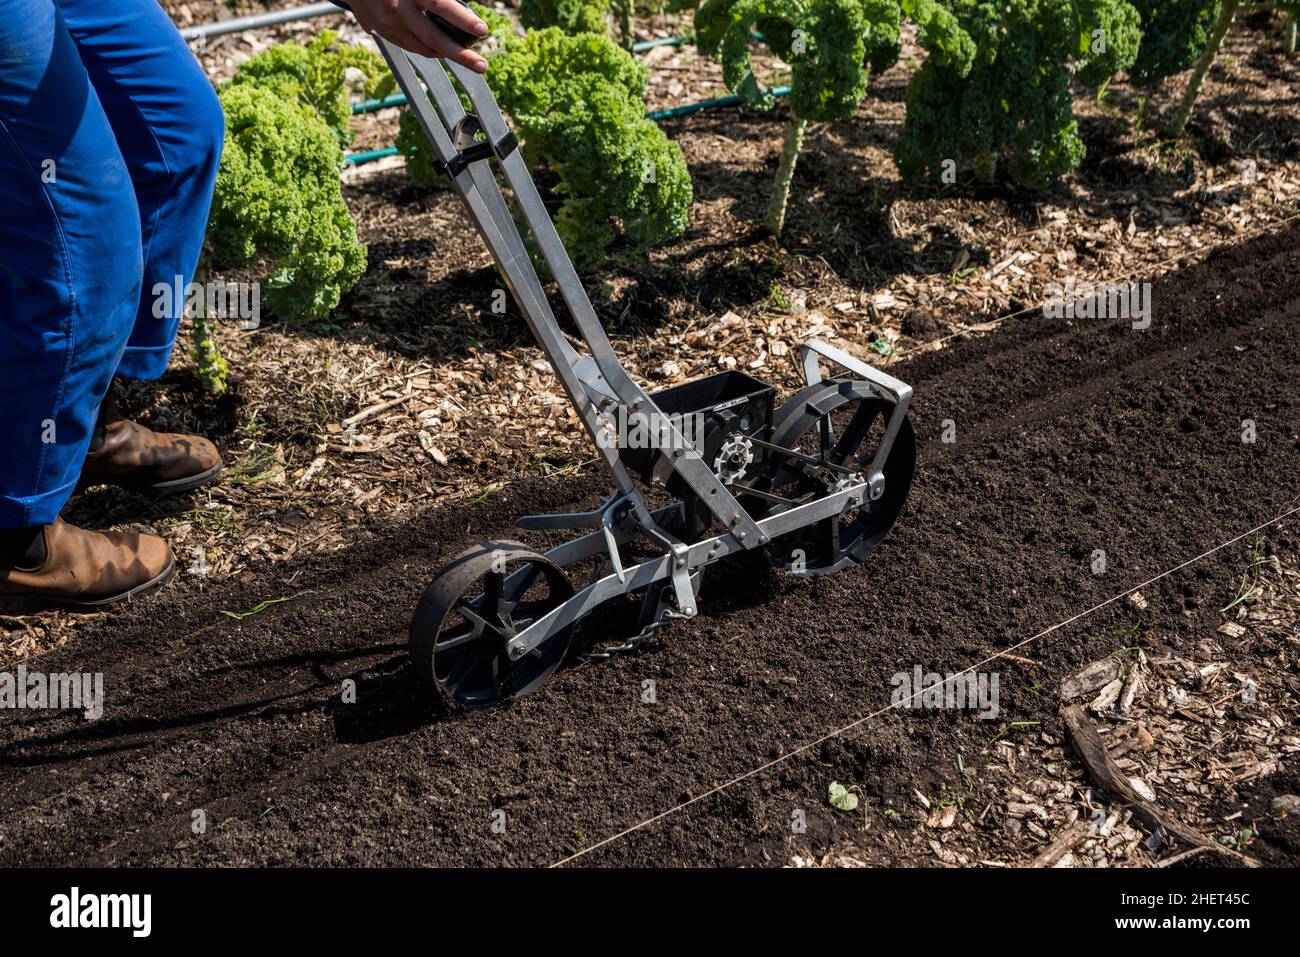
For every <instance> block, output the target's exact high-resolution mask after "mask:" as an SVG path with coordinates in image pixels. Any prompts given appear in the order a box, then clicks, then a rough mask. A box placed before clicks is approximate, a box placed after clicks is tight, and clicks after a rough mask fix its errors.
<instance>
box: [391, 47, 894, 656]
mask: <svg viewBox="0 0 1300 957" xmlns="http://www.w3.org/2000/svg"><path fill="white" fill-rule="evenodd" d="M374 39H375V42H376V43H377V44H378V46H379V49H380V52H381V53H382V54H383V56H384V58H385V59H386V60H387V61H388V64H389V66H390V67H391V69H392V71H393V75H394V76H395V77H396V78H397V82H398V84H399V85H400V86H401V88H402V91H403V92H404V93H405V94H406V97H407V102H408V104H409V107H410V109H411V110H412V111H413V112H414V114H415V117H416V119H417V120H418V122H419V124H420V126H421V128H422V129H423V131H424V133H425V136H426V137H427V139H428V141H429V143H430V145H431V146H432V147H433V150H434V153H435V155H436V157H437V162H436V164H435V165H436V166H437V167H438V168H439V169H440V170H442V171H443V172H445V173H446V174H447V175H448V177H449V178H450V179H451V182H452V186H453V188H454V190H455V191H456V193H457V194H458V195H459V196H460V198H461V200H462V201H463V202H464V204H465V206H466V208H467V210H468V212H469V215H470V219H471V220H472V221H473V223H474V226H475V228H476V229H477V230H478V232H479V235H480V236H481V237H482V239H483V241H484V243H485V244H486V245H487V247H488V250H489V252H490V253H491V254H492V256H493V258H494V259H495V260H496V262H497V265H498V266H499V267H500V270H501V273H502V275H503V276H504V278H505V282H506V285H507V287H508V288H509V290H510V292H511V294H512V295H513V297H514V299H515V302H516V304H517V305H518V307H519V309H520V311H521V312H522V313H523V316H524V319H525V321H526V322H527V323H528V327H529V329H530V330H531V332H532V333H533V336H534V338H535V339H536V340H537V342H538V344H539V345H540V346H541V348H542V351H543V352H544V353H545V354H546V358H547V360H548V361H549V362H550V364H551V367H552V368H553V369H554V371H555V374H556V376H557V377H558V378H559V380H560V383H561V385H562V387H563V388H564V391H565V393H566V395H567V396H568V398H569V401H570V402H572V404H573V406H574V408H575V410H576V411H577V413H578V416H579V418H580V419H581V421H582V423H583V426H584V428H586V430H587V433H588V435H589V436H590V437H591V439H592V441H593V443H594V444H595V445H596V447H597V449H598V451H599V452H600V455H601V457H602V458H603V459H604V462H605V465H606V467H607V468H608V469H609V471H610V473H611V474H612V475H613V478H614V481H615V483H616V484H617V489H616V491H615V492H614V493H613V494H612V495H611V496H610V497H609V498H608V499H607V501H606V502H605V503H604V505H602V506H601V507H600V508H598V509H596V510H593V511H588V512H577V513H570V514H560V515H534V516H527V517H524V518H521V519H519V520H518V521H517V522H516V525H517V526H518V527H519V528H522V529H593V531H590V532H588V533H587V534H585V535H582V536H581V537H579V538H576V539H573V540H571V541H569V542H566V543H564V544H561V545H558V546H556V547H554V548H552V549H551V550H549V551H548V552H546V556H545V557H546V558H547V559H549V560H550V561H552V562H554V563H555V564H556V565H558V566H560V567H562V568H563V567H567V566H569V565H572V564H574V563H576V562H579V561H582V560H584V559H588V558H598V559H603V560H602V561H600V562H598V564H597V572H596V575H595V577H594V580H593V581H591V582H590V583H589V584H588V585H586V586H585V587H583V588H580V589H579V590H578V591H577V592H576V594H574V595H573V597H571V598H569V599H568V600H566V601H565V602H564V603H563V604H561V605H559V606H558V607H556V608H554V609H553V610H551V611H550V612H549V613H547V614H546V615H544V616H542V617H541V618H539V619H538V620H536V621H535V622H533V623H532V624H530V625H528V626H527V627H525V628H523V629H522V630H521V631H519V632H518V633H517V634H515V635H514V636H513V637H512V638H511V640H510V641H509V643H508V644H507V646H506V647H507V653H508V655H509V656H510V658H511V659H512V660H518V659H520V658H522V657H523V656H524V655H525V654H528V653H529V652H530V651H532V650H534V649H536V648H537V647H538V646H539V645H541V644H542V643H544V642H545V641H546V640H547V639H548V638H550V637H551V636H552V635H554V634H556V633H557V632H559V631H560V630H562V629H564V628H566V627H568V626H569V625H571V624H573V623H574V622H576V621H578V620H579V619H580V618H582V617H583V616H584V615H585V614H587V612H589V611H590V610H591V609H592V608H594V607H595V606H597V605H599V604H600V603H602V602H604V601H607V600H609V599H612V598H615V597H617V596H619V595H623V594H627V593H630V592H633V591H637V590H639V589H642V588H645V589H648V591H647V600H646V601H647V604H646V609H644V610H643V613H642V614H643V618H644V617H645V616H646V615H647V613H649V615H650V618H651V622H650V623H651V624H656V623H658V622H660V621H662V620H663V619H664V618H666V617H668V616H675V617H686V618H690V617H693V616H694V615H695V614H696V612H697V608H698V602H697V600H696V588H697V586H698V581H699V572H700V570H701V569H703V568H704V567H705V566H707V565H710V564H712V563H713V562H716V561H718V560H720V559H721V558H724V557H726V556H727V555H731V554H735V553H737V552H740V551H746V550H749V549H753V548H757V547H759V546H762V545H766V544H767V543H768V542H770V541H772V540H773V539H775V538H777V537H779V536H781V535H784V534H787V533H789V532H792V531H795V530H797V529H800V528H803V527H806V526H808V525H812V524H815V523H817V522H820V521H823V520H826V519H829V518H833V517H835V516H837V515H841V514H843V513H844V512H845V511H847V510H849V509H852V508H855V507H857V506H860V505H864V504H866V502H867V501H875V500H877V499H879V498H881V497H882V496H883V494H884V491H885V476H884V467H885V462H886V460H887V459H888V457H889V452H890V449H891V447H892V445H893V442H894V439H895V437H896V436H897V435H898V432H899V429H900V427H901V425H902V423H903V421H904V420H905V419H906V417H907V411H908V407H909V405H910V403H911V399H912V389H911V387H910V386H908V385H907V384H905V383H903V382H901V381H899V380H898V379H895V378H893V377H892V376H889V375H887V374H886V373H884V372H881V371H879V370H877V369H875V368H873V367H872V366H869V365H867V364H866V363H864V362H861V361H859V360H857V359H855V358H853V357H852V356H850V355H848V354H847V353H845V352H843V351H842V350H839V349H836V348H835V347H833V346H830V345H827V344H826V343H824V342H820V341H817V340H812V341H809V342H807V343H805V344H804V345H802V346H801V347H800V350H801V358H802V362H803V371H804V376H805V378H806V380H807V382H808V384H809V385H815V384H817V383H819V382H821V381H822V372H821V364H822V360H825V361H826V362H827V363H829V364H834V365H836V366H839V367H841V368H843V369H845V370H847V371H848V372H850V373H852V374H853V375H855V376H858V377H860V378H861V379H862V380H864V381H865V382H866V383H868V384H869V386H870V388H871V390H872V392H873V393H874V394H875V395H877V396H879V397H880V398H883V399H885V400H886V401H888V402H890V403H892V404H893V411H892V413H891V414H890V417H889V420H888V422H887V423H886V426H885V433H884V437H883V439H882V441H881V444H880V446H879V448H878V449H877V450H876V454H875V456H874V458H873V460H872V462H871V463H870V465H869V466H868V468H867V469H866V470H865V475H864V474H862V473H860V472H853V473H852V474H851V476H850V478H849V479H848V480H847V481H845V482H842V483H840V487H838V488H836V489H835V490H832V491H829V492H828V493H827V494H825V495H823V496H820V497H818V498H816V499H814V500H812V501H809V502H805V503H803V504H800V505H796V506H794V507H791V508H788V509H786V510H784V511H780V512H777V513H776V514H773V515H770V516H768V517H766V518H761V519H755V518H754V517H753V516H751V515H750V514H749V512H748V511H747V510H746V509H745V508H744V506H743V505H742V504H741V503H740V501H738V500H737V498H736V497H735V495H733V494H732V491H731V489H730V488H729V487H728V485H727V484H726V483H725V482H723V481H722V479H721V478H720V477H719V476H718V475H717V474H715V472H714V469H713V468H712V467H710V466H709V465H708V464H707V463H706V462H705V460H704V458H703V457H702V455H701V452H700V450H699V449H697V448H695V447H694V446H693V445H692V444H691V443H688V442H686V441H685V440H684V439H683V437H682V435H681V433H680V431H679V429H678V428H677V426H676V424H675V423H673V421H672V419H671V418H670V417H669V416H667V415H664V414H663V413H662V412H661V410H660V409H659V407H658V405H657V404H656V403H655V400H654V398H653V396H652V395H650V394H649V393H647V392H646V391H645V390H644V389H643V388H642V387H641V386H640V385H638V384H637V383H636V382H635V381H634V380H633V379H632V377H631V376H630V375H628V373H627V371H626V370H625V369H624V367H623V365H622V363H621V362H620V361H619V359H618V356H617V355H616V354H615V352H614V349H613V347H612V345H611V344H610V341H609V337H608V336H607V335H606V334H605V330H604V328H603V327H602V326H601V323H600V320H599V318H598V316H597V315H596V311H595V309H594V308H593V307H592V304H591V300H590V299H589V298H588V297H587V293H586V290H585V289H584V287H583V285H582V281H581V280H580V279H579V277H578V274H577V271H576V270H575V269H574V267H573V263H572V261H571V260H570V259H569V256H568V253H567V252H566V251H565V249H564V244H563V242H562V241H561V239H560V236H559V234H558V233H557V232H556V229H555V224H554V223H553V222H552V221H551V218H550V216H549V215H548V213H547V212H546V209H545V206H544V205H543V202H542V198H541V195H540V194H539V193H538V191H537V187H536V185H535V184H534V182H533V179H532V176H531V175H530V174H529V171H528V168H527V166H526V165H525V163H524V159H523V156H522V155H521V154H520V151H519V148H518V143H517V141H516V139H515V136H514V134H513V133H512V132H511V131H510V128H509V127H508V126H507V124H506V121H505V118H504V116H503V115H502V113H501V110H500V107H498V105H497V102H496V99H495V97H494V96H493V95H492V91H491V90H490V89H489V87H488V85H487V82H486V80H485V79H484V78H483V77H482V76H480V75H479V74H477V73H474V72H473V71H472V70H469V69H467V68H466V67H463V66H461V65H459V64H456V63H453V62H447V63H445V64H444V62H442V61H440V60H436V59H432V58H429V57H424V56H420V55H418V54H414V53H410V52H408V51H406V50H403V49H401V48H399V47H397V46H395V45H393V44H391V43H389V42H388V41H386V40H384V39H383V38H382V37H379V36H378V35H376V36H375V37H374ZM453 78H454V79H455V81H456V83H455V84H453V82H452V79H453ZM456 85H459V87H460V90H461V91H463V92H464V94H465V96H466V97H467V98H468V100H469V102H470V105H471V107H472V109H473V113H470V112H467V111H466V109H465V106H464V104H463V103H462V101H461V97H460V94H459V93H458V91H457V88H456ZM493 160H495V161H496V162H497V163H498V164H499V166H500V168H501V172H502V175H503V177H504V179H505V182H506V184H507V185H508V186H509V187H510V189H511V190H512V191H513V193H514V198H515V202H516V204H517V206H518V208H519V211H520V213H521V215H522V218H523V220H524V223H525V225H526V226H527V228H528V229H529V231H530V232H531V233H532V235H533V238H534V241H535V243H536V246H537V249H538V251H539V252H540V254H541V256H542V258H543V259H544V260H545V262H546V264H547V266H548V267H549V269H550V271H551V275H552V276H554V277H555V281H556V283H557V285H558V287H559V291H560V295H561V297H562V298H563V300H564V303H565V306H566V307H567V309H568V311H569V314H570V315H571V317H572V319H573V321H574V323H575V324H576V326H577V328H578V332H579V335H580V337H581V340H582V344H583V345H584V346H585V347H586V350H587V351H586V352H581V351H579V350H578V349H577V348H575V347H574V346H573V345H571V344H570V342H569V339H568V338H566V336H565V335H564V333H563V332H562V331H561V329H560V326H559V323H558V321H557V320H556V317H555V314H554V312H553V311H552V309H551V305H550V303H549V302H548V300H547V298H546V293H545V291H544V289H543V287H542V283H541V280H540V279H539V278H538V275H537V272H536V271H535V270H534V268H533V264H532V261H531V260H530V258H529V255H528V250H527V248H526V246H525V243H524V239H523V237H522V235H521V234H520V231H519V226H518V225H517V224H516V222H515V219H514V216H513V215H512V214H511V211H510V208H509V206H508V204H507V202H506V199H505V196H504V194H503V193H502V190H501V184H500V183H499V182H498V179H497V175H496V173H495V171H494V170H493V168H492V161H493ZM620 407H621V408H622V409H623V410H624V414H626V415H628V416H629V417H630V418H629V421H633V420H634V417H636V416H642V417H644V420H645V421H646V422H648V423H655V434H657V435H660V437H661V439H662V440H663V448H665V449H667V450H670V451H668V452H665V453H664V454H663V455H662V461H663V462H666V463H667V464H668V465H669V466H670V467H671V471H672V472H675V473H677V475H679V476H680V477H681V479H682V480H683V481H684V482H685V483H686V485H687V486H688V487H689V489H690V493H691V494H692V495H693V496H695V497H696V498H697V499H698V500H699V502H701V503H703V505H704V506H705V507H706V508H707V509H708V511H709V512H710V513H712V515H713V517H714V518H715V519H717V521H718V523H719V524H720V525H721V526H722V528H723V529H724V531H722V532H720V533H718V534H715V535H711V536H709V537H706V538H703V539H702V540H700V541H698V542H694V543H691V544H687V543H685V542H682V541H681V540H679V539H678V538H677V537H676V536H674V535H673V534H671V533H670V532H669V531H667V530H666V529H665V528H664V527H663V524H662V523H663V522H664V521H665V520H667V519H669V518H670V517H672V516H673V515H674V514H675V513H678V512H679V510H681V509H683V508H684V507H685V503H684V502H682V501H679V502H677V503H675V504H673V505H668V506H666V507H664V508H660V509H656V510H654V511H651V510H650V508H649V505H648V504H647V501H646V498H645V494H644V493H643V491H642V490H641V487H640V486H639V485H638V483H637V480H636V478H635V477H633V475H632V474H631V473H630V472H629V470H628V468H627V466H626V464H625V463H624V462H623V461H622V460H621V459H620V457H619V454H618V448H617V447H616V446H614V445H612V444H611V443H609V442H608V441H603V440H602V438H601V436H600V433H601V432H602V431H603V430H604V421H605V420H604V419H602V416H606V415H609V414H611V413H617V412H618V411H619V410H620ZM775 451H776V452H778V453H781V454H785V455H789V456H793V457H796V458H797V457H798V454H797V453H793V452H790V451H789V450H783V449H779V448H777V449H775ZM842 471H845V472H850V471H851V470H847V469H845V470H842ZM638 537H643V538H645V539H648V540H649V541H650V542H651V543H653V544H655V545H657V546H658V547H660V548H661V549H662V550H663V554H662V555H659V556H656V557H653V558H651V559H648V560H646V561H643V562H640V563H638V564H636V565H633V566H631V567H625V566H624V565H623V562H622V557H621V554H620V546H622V545H624V544H626V543H628V542H630V541H632V540H634V539H637V538H638ZM606 566H608V567H609V568H610V569H611V571H610V572H609V573H608V574H601V571H602V570H603V568H604V567H606ZM524 573H525V570H523V569H521V570H520V571H518V572H515V573H514V575H522V574H524ZM514 575H512V576H511V577H510V579H508V581H509V580H513V578H514ZM661 583H663V584H665V585H667V584H670V585H671V587H672V595H673V599H674V603H675V605H676V610H675V611H673V610H672V609H671V608H670V607H669V606H668V604H667V603H665V602H663V601H662V600H659V598H658V595H657V594H656V593H655V592H654V591H653V590H652V589H651V586H656V585H660V584H661ZM652 598H653V599H654V604H653V607H652V606H651V602H652Z"/></svg>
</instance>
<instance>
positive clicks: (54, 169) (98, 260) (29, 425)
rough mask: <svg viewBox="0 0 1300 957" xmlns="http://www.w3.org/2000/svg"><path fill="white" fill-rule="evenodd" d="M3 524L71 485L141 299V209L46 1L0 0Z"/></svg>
mask: <svg viewBox="0 0 1300 957" xmlns="http://www.w3.org/2000/svg"><path fill="white" fill-rule="evenodd" d="M0 183H3V184H4V185H3V187H0V388H2V389H3V395H4V400H5V403H4V404H5V408H4V410H3V414H0V527H5V528H21V527H24V526H42V525H46V524H49V523H52V522H53V521H54V520H55V519H56V518H57V516H58V514H59V511H60V509H62V508H63V505H64V503H65V502H66V501H67V500H68V498H69V497H70V496H71V494H72V492H73V489H74V487H75V485H76V483H77V479H78V475H79V473H80V471H81V464H82V460H83V458H84V457H85V454H86V449H87V446H88V445H89V443H90V439H91V433H92V430H93V429H94V426H95V420H96V417H97V415H98V412H99V407H100V403H101V402H102V400H103V398H104V395H105V393H106V392H107V391H108V386H109V381H110V380H111V378H112V376H113V373H114V371H115V370H116V369H117V367H118V364H119V363H120V362H121V359H122V355H123V350H124V349H125V347H126V344H127V338H128V336H129V335H130V334H131V330H132V328H133V326H134V324H135V318H136V313H137V311H138V309H139V304H140V281H141V280H140V277H141V268H142V266H141V262H142V260H141V247H140V213H139V208H138V207H137V204H136V198H135V190H134V186H133V185H132V182H131V176H130V173H129V172H128V170H127V166H126V163H125V162H124V161H123V158H122V155H121V153H120V152H119V151H118V148H117V142H116V138H115V137H114V134H113V130H112V127H111V126H110V124H109V121H108V117H107V116H106V115H105V113H104V110H103V108H102V106H101V105H100V101H99V98H98V96H97V95H96V93H95V88H94V87H93V86H92V85H91V82H90V77H89V76H88V75H87V73H86V69H85V67H84V66H83V65H82V62H81V57H80V54H79V53H78V50H77V47H76V45H75V44H74V43H73V41H72V38H71V37H70V36H69V35H68V32H67V30H66V29H65V28H64V25H63V20H62V15H61V14H60V12H59V10H58V9H57V8H56V7H55V6H54V5H53V4H51V3H49V2H48V0H0Z"/></svg>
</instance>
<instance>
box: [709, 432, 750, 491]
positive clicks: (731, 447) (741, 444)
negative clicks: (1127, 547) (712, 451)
mask: <svg viewBox="0 0 1300 957" xmlns="http://www.w3.org/2000/svg"><path fill="white" fill-rule="evenodd" d="M753 463H754V443H753V442H751V441H749V436H747V435H745V434H744V433H742V432H735V433H733V434H732V435H729V436H728V437H727V440H726V441H725V442H723V443H722V445H721V446H720V447H719V449H718V454H717V455H716V456H715V457H714V459H713V471H714V473H715V474H716V475H717V476H718V480H719V481H720V482H722V484H723V485H730V484H732V483H733V482H739V481H740V480H741V479H743V478H744V477H745V474H746V473H747V472H748V470H749V467H750V466H751V465H752V464H753Z"/></svg>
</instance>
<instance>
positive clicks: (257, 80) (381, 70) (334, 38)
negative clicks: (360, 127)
mask: <svg viewBox="0 0 1300 957" xmlns="http://www.w3.org/2000/svg"><path fill="white" fill-rule="evenodd" d="M349 69H352V70H354V71H355V72H354V76H359V77H360V79H352V80H350V78H349V76H348V70H349ZM230 82H231V83H232V84H235V85H238V84H242V83H251V84H253V85H254V86H260V87H262V88H263V89H266V90H274V91H275V92H276V93H278V94H280V95H281V96H283V97H284V98H286V99H291V100H296V101H297V102H299V103H302V104H303V105H304V106H309V107H311V108H312V109H313V110H315V111H316V114H317V115H318V116H319V117H320V118H321V119H322V120H323V121H324V122H325V123H326V124H327V125H328V126H329V128H330V129H331V130H333V131H334V135H335V136H336V137H337V138H338V141H339V145H340V146H347V145H348V144H349V143H351V142H352V131H351V129H349V126H348V121H349V119H350V118H351V116H352V105H351V103H350V102H349V98H348V94H349V92H350V91H353V90H355V91H357V92H360V93H362V94H363V95H365V96H367V97H372V98H375V99H380V98H382V97H385V96H387V95H388V94H389V93H391V92H392V91H393V89H394V88H395V86H396V80H395V79H394V78H393V75H392V74H391V73H390V72H389V71H388V66H387V64H385V63H384V61H383V59H382V58H381V57H380V56H379V54H378V53H376V52H374V51H373V50H370V49H367V48H366V47H361V46H354V45H352V44H350V43H341V42H339V39H338V34H337V33H336V32H335V31H333V30H326V31H324V32H323V33H321V35H320V36H318V37H316V38H315V39H314V40H312V41H311V42H310V43H308V44H306V45H303V44H299V43H281V44H277V45H276V46H273V47H271V48H270V49H267V50H263V51H262V52H261V53H259V54H257V55H256V56H254V57H252V58H251V59H249V60H247V61H246V62H244V63H243V64H242V65H241V66H240V67H239V69H238V70H236V71H235V75H234V77H233V78H232V79H231V81H230Z"/></svg>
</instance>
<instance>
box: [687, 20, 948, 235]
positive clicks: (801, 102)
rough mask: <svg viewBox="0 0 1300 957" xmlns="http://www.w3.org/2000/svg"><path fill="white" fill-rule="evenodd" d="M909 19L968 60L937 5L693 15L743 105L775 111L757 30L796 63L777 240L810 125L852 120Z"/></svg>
mask: <svg viewBox="0 0 1300 957" xmlns="http://www.w3.org/2000/svg"><path fill="white" fill-rule="evenodd" d="M904 15H907V16H910V17H912V18H913V19H915V20H916V21H917V22H918V24H920V28H921V30H922V32H924V33H928V34H929V35H930V36H931V43H932V44H933V46H934V48H935V49H936V50H938V51H941V52H942V51H944V50H950V51H951V53H950V55H951V56H954V57H957V58H959V59H961V58H964V59H966V60H969V58H970V56H971V55H973V49H972V48H971V45H970V43H969V40H968V38H966V37H965V36H964V35H963V34H962V33H961V32H960V31H959V30H958V29H957V28H956V21H955V20H954V18H953V17H952V16H951V15H949V14H948V13H947V11H945V10H944V9H943V8H942V7H940V6H939V5H938V4H937V3H934V2H933V0H704V2H703V3H701V4H700V6H699V8H698V9H697V10H696V13H695V32H696V39H697V42H698V44H699V47H700V50H701V51H702V52H704V53H706V54H708V55H710V56H714V57H716V58H717V59H718V60H719V61H720V62H721V63H722V77H723V81H724V82H725V83H726V84H727V88H728V89H730V90H731V91H732V92H733V93H734V94H736V95H737V96H739V97H740V98H741V99H742V100H744V101H745V102H746V103H748V104H750V105H751V106H754V107H757V108H759V109H770V108H771V106H772V105H773V102H774V98H773V96H772V92H771V90H770V89H767V88H765V87H763V86H762V85H761V84H760V82H759V80H758V77H757V76H756V75H755V73H754V70H753V66H752V63H751V59H750V44H751V42H752V41H753V35H754V32H755V31H758V32H759V33H760V34H761V35H762V37H763V40H764V42H765V43H766V44H767V46H768V48H769V49H771V50H772V52H773V53H775V54H776V55H777V56H779V57H780V58H781V59H782V60H784V61H786V62H788V63H790V64H791V77H790V121H789V123H788V124H787V125H786V130H785V137H784V142H783V145H782V149H781V157H780V160H779V161H778V164H777V174H776V180H775V182H774V184H773V187H772V193H771V197H770V199H769V201H768V206H767V215H766V217H765V220H764V222H765V224H766V226H767V228H768V229H769V230H771V232H773V233H774V234H776V235H780V233H781V230H782V228H783V227H784V224H785V214H786V208H787V206H788V204H789V196H790V185H791V181H792V180H793V177H794V170H795V164H796V163H797V162H798V158H799V152H800V150H801V149H802V146H803V138H804V133H805V131H806V129H807V126H808V123H809V122H824V123H830V122H836V121H841V120H846V119H848V118H850V117H851V116H853V115H854V113H855V112H856V111H857V108H858V105H859V104H860V103H861V102H862V99H863V97H864V96H866V92H867V81H868V79H869V76H870V72H871V71H872V70H877V71H879V70H884V69H888V68H889V67H890V66H891V65H892V64H893V63H894V62H895V61H896V60H897V59H898V40H899V33H900V30H901V26H902V19H903V17H904Z"/></svg>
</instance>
